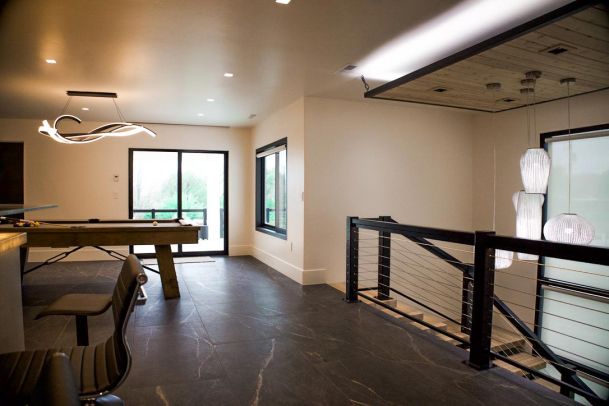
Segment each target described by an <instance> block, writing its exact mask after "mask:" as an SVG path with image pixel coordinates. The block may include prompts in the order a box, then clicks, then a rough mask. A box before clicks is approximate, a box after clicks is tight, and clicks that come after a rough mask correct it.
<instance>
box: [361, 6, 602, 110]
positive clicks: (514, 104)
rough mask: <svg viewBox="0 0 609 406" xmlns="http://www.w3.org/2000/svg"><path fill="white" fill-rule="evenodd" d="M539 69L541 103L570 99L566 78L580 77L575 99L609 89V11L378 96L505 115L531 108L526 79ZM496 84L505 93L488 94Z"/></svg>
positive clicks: (577, 17)
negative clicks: (523, 91) (523, 90)
mask: <svg viewBox="0 0 609 406" xmlns="http://www.w3.org/2000/svg"><path fill="white" fill-rule="evenodd" d="M535 70H536V71H541V72H542V75H541V77H540V78H539V79H538V80H537V83H536V85H535V102H536V103H541V102H546V101H550V100H556V99H560V98H563V97H565V96H566V94H567V93H566V92H567V89H566V87H565V86H561V84H560V80H561V79H563V78H568V77H574V78H576V83H574V84H572V85H571V89H570V92H571V95H576V94H582V93H588V92H593V91H597V90H601V89H606V88H609V9H608V8H607V7H606V6H604V5H595V6H592V7H589V8H587V9H585V10H583V11H580V12H578V13H576V14H573V15H571V16H569V17H566V18H564V19H561V20H558V21H556V22H554V23H552V24H549V25H546V26H543V27H541V28H538V29H536V30H534V31H532V32H529V33H528V34H525V35H522V36H520V37H517V38H515V39H512V40H510V41H508V42H504V43H503V44H501V45H498V46H496V47H494V48H491V49H488V50H486V51H483V52H481V53H479V54H477V55H473V56H470V57H469V58H466V59H464V60H461V61H459V62H456V63H454V64H452V65H449V66H446V67H443V68H441V69H439V70H435V71H433V72H431V73H428V74H426V75H424V76H421V77H418V78H415V79H413V80H410V81H408V82H406V83H403V84H401V85H399V86H396V87H393V88H392V89H388V90H385V91H383V92H381V93H378V94H375V95H374V96H372V97H375V98H382V99H392V100H398V101H406V102H415V103H425V104H435V105H442V106H450V107H458V108H464V109H469V110H480V111H487V112H493V111H504V110H509V109H512V108H518V107H522V106H524V105H526V103H527V97H526V95H523V94H521V92H520V89H521V88H523V85H522V84H521V80H522V79H524V78H525V73H526V72H529V71H535ZM492 82H499V83H501V85H502V87H501V90H499V91H495V92H493V91H489V90H487V89H486V84H487V83H492ZM368 97H370V96H368Z"/></svg>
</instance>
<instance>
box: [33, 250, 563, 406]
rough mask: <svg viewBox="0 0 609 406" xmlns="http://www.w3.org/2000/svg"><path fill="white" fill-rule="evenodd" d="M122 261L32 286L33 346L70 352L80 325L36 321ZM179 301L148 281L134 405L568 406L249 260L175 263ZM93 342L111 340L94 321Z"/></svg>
mask: <svg viewBox="0 0 609 406" xmlns="http://www.w3.org/2000/svg"><path fill="white" fill-rule="evenodd" d="M120 266H121V263H120V262H117V261H107V262H66V263H57V264H54V265H52V266H49V267H46V268H44V269H41V270H40V271H36V272H33V273H31V274H28V275H27V276H26V277H25V279H24V287H23V290H24V295H23V298H24V299H23V300H24V324H25V333H26V347H27V348H28V349H34V348H51V347H61V346H70V345H74V344H75V341H76V335H75V331H74V330H75V328H74V320H73V318H71V317H59V316H57V317H47V318H44V319H41V320H35V316H36V314H37V313H38V312H39V311H40V310H42V309H43V308H44V306H45V305H48V304H49V303H51V302H52V301H53V300H55V299H56V298H57V297H59V296H61V295H62V294H65V293H70V292H78V291H81V292H96V293H103V292H108V293H110V292H111V291H112V288H113V285H114V281H115V279H116V276H117V275H118V273H119V270H120ZM176 270H177V274H178V282H179V284H180V292H181V297H180V298H179V299H172V300H165V299H164V297H163V290H162V285H161V283H160V278H159V276H158V275H157V274H155V273H153V272H147V273H148V276H149V282H148V283H147V284H146V285H145V289H146V293H147V294H148V300H147V302H146V303H145V304H144V305H138V306H136V309H135V311H134V312H133V314H132V315H131V319H130V322H129V326H128V331H127V337H128V341H129V344H130V347H131V350H132V355H133V365H132V368H131V371H130V374H129V377H128V378H127V380H126V381H125V382H124V384H123V385H122V386H121V387H120V388H119V389H118V391H117V393H118V394H119V395H120V396H121V397H123V398H124V399H125V401H126V404H127V405H146V406H148V405H162V406H167V405H405V404H412V405H442V404H446V405H472V404H473V405H487V404H493V405H494V404H496V405H515V406H522V405H525V404H536V405H551V404H562V403H564V404H572V403H571V401H570V400H568V399H567V398H564V397H560V396H559V395H557V394H554V393H552V392H550V391H548V390H546V389H545V388H542V387H540V386H538V385H535V384H533V383H531V382H529V381H527V380H525V379H522V378H518V377H516V376H513V375H510V374H509V373H507V372H504V371H502V370H500V369H499V368H494V369H492V370H490V371H485V372H478V371H475V370H473V369H471V368H469V367H467V366H466V365H465V364H464V363H463V361H464V360H465V359H466V358H467V352H465V351H464V350H461V349H459V348H457V347H454V346H451V345H448V344H446V343H444V342H442V341H440V340H438V339H437V338H435V337H433V336H432V335H430V334H428V333H425V332H422V331H420V330H418V329H416V328H414V327H412V326H411V325H409V324H408V323H406V322H403V321H399V320H397V319H395V318H393V317H389V316H387V315H385V314H384V313H381V312H379V311H377V310H375V309H372V308H371V307H369V306H366V305H363V304H361V303H359V304H349V303H346V302H345V301H343V300H342V294H341V293H339V292H338V291H336V290H335V289H333V288H331V287H330V286H327V285H316V286H301V285H299V284H297V283H295V282H293V281H292V280H290V279H289V278H287V277H285V276H284V275H282V274H280V273H278V272H276V271H274V270H273V269H272V268H270V267H268V266H267V265H265V264H263V263H262V262H260V261H258V260H256V259H254V258H252V257H229V258H226V257H217V258H216V259H215V262H212V263H200V264H193V263H189V264H178V265H176ZM89 324H90V337H91V342H92V343H95V342H100V341H102V340H104V339H105V338H106V337H108V336H109V335H110V334H111V333H112V331H113V326H114V324H113V320H112V315H111V313H106V314H104V315H102V316H97V317H91V318H90V321H89Z"/></svg>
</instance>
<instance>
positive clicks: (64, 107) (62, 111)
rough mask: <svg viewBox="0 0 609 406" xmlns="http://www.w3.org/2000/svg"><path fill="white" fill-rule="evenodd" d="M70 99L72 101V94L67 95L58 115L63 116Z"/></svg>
mask: <svg viewBox="0 0 609 406" xmlns="http://www.w3.org/2000/svg"><path fill="white" fill-rule="evenodd" d="M71 101H72V96H68V100H67V101H66V104H64V105H63V108H62V109H61V113H59V115H60V116H63V114H64V113H65V112H66V111H67V110H68V107H69V106H70V102H71Z"/></svg>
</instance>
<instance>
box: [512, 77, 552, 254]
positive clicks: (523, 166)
mask: <svg viewBox="0 0 609 406" xmlns="http://www.w3.org/2000/svg"><path fill="white" fill-rule="evenodd" d="M540 76H541V72H538V71H532V72H527V73H526V79H524V80H522V81H521V82H520V83H521V84H522V85H523V86H524V88H522V89H520V93H521V94H523V95H526V98H527V131H526V134H527V142H528V144H529V148H528V149H527V151H526V152H525V153H524V155H522V157H521V158H520V170H521V172H520V173H521V177H522V184H523V186H524V190H523V191H520V192H517V193H515V194H514V197H513V202H514V208H515V209H516V237H518V238H527V239H530V240H539V239H541V232H542V229H541V226H542V220H543V218H542V215H543V211H542V206H543V201H544V197H543V194H544V193H545V192H546V189H547V186H548V178H549V175H550V157H549V155H548V154H547V152H546V151H545V150H544V149H543V148H530V146H531V145H532V142H531V135H530V134H531V133H532V134H533V135H536V134H537V125H536V124H537V123H536V119H537V117H536V114H535V110H533V115H532V116H533V126H532V127H533V129H532V130H531V112H530V105H531V102H530V96H533V97H534V95H535V83H536V81H537V79H538V78H539V77H540ZM532 104H533V108H534V106H535V100H534V99H533V103H532ZM518 259H520V260H523V261H536V260H538V259H539V256H537V255H531V254H525V253H521V252H519V253H518Z"/></svg>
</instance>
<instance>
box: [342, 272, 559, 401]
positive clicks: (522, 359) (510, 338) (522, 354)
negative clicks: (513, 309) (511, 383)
mask: <svg viewBox="0 0 609 406" xmlns="http://www.w3.org/2000/svg"><path fill="white" fill-rule="evenodd" d="M330 286H332V287H333V288H334V289H337V290H339V291H341V292H343V293H344V292H345V284H344V283H341V284H331V285H330ZM366 294H368V295H369V296H372V297H376V296H377V292H376V291H375V290H369V291H367V292H366ZM360 301H361V302H362V303H365V304H367V305H369V306H372V307H374V308H376V309H378V310H380V311H382V312H383V313H386V314H388V315H390V316H392V317H395V318H397V319H402V320H404V321H406V322H408V323H410V324H411V325H412V326H414V327H416V328H418V329H419V330H422V331H427V332H428V333H429V334H432V335H434V336H435V337H437V338H438V339H440V340H442V341H444V342H446V343H449V344H452V345H455V346H459V345H461V343H460V342H458V341H457V340H454V339H452V338H450V337H448V336H445V335H443V334H441V333H438V332H436V331H434V330H432V329H430V328H429V327H427V326H424V325H422V324H419V323H416V322H414V321H411V320H409V319H407V318H405V317H403V316H401V315H400V314H398V313H395V312H393V311H391V310H389V309H386V308H384V307H382V306H379V305H378V304H376V303H373V302H371V301H369V300H367V299H365V298H362V297H360ZM384 302H385V303H387V304H388V305H390V306H392V307H395V308H397V309H398V310H400V311H402V312H404V313H406V314H408V315H409V316H411V317H413V318H415V319H419V320H424V321H426V322H428V323H430V324H432V325H433V326H434V327H437V328H439V329H441V330H444V331H449V332H451V333H452V334H454V335H456V336H458V337H461V338H463V339H466V340H467V339H468V337H469V336H468V335H467V334H464V333H462V332H461V326H458V325H455V324H454V323H452V322H450V321H446V320H444V319H442V318H440V317H438V316H435V315H432V314H430V313H429V312H428V311H427V310H425V311H423V310H421V309H419V308H417V307H414V306H409V305H407V304H405V303H402V302H398V301H397V299H388V300H386V301H384ZM491 349H492V351H494V352H498V353H500V354H502V355H505V356H508V357H509V358H510V359H513V360H514V361H516V362H518V363H520V364H522V365H525V366H527V367H529V368H531V369H535V370H540V369H543V368H545V367H546V365H547V363H546V361H545V360H544V359H543V358H540V357H537V356H535V355H532V354H530V352H529V350H528V349H527V342H526V340H525V339H524V338H523V337H521V336H518V335H516V334H514V333H512V332H510V331H508V330H505V329H502V328H499V327H496V326H495V327H493V337H492V338H491ZM494 364H495V365H496V366H498V367H500V368H503V369H505V370H507V371H509V372H511V373H513V374H516V375H518V376H522V377H526V378H528V379H533V378H534V377H532V376H530V374H528V373H527V372H526V371H524V370H522V369H520V368H518V367H515V366H513V365H511V364H508V363H507V362H504V361H501V360H495V361H494ZM533 380H534V381H535V382H537V383H539V384H541V385H543V386H545V387H547V388H549V389H551V390H553V391H555V392H559V391H560V388H559V387H558V386H556V385H553V384H551V383H549V382H547V381H545V380H543V379H533Z"/></svg>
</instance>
